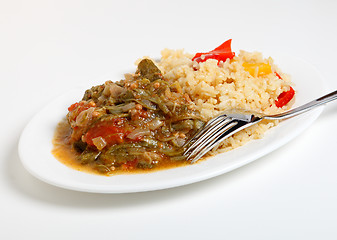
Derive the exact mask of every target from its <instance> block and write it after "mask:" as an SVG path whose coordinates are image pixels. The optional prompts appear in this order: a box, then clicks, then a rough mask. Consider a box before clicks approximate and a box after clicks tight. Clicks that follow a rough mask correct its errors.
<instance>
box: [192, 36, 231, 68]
mask: <svg viewBox="0 0 337 240" xmlns="http://www.w3.org/2000/svg"><path fill="white" fill-rule="evenodd" d="M231 42H232V39H229V40H227V41H226V42H224V43H223V44H221V45H220V46H219V47H217V48H215V49H214V50H212V51H210V52H207V53H196V54H195V56H194V57H193V58H192V61H196V62H198V63H200V62H205V61H206V60H207V59H216V60H218V63H219V62H220V61H223V62H225V61H226V59H227V58H229V59H232V58H233V57H234V56H235V53H234V52H232V49H231Z"/></svg>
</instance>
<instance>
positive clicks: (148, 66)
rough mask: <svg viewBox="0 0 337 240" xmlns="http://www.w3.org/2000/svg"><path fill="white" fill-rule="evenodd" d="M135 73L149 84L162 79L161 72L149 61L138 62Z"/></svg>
mask: <svg viewBox="0 0 337 240" xmlns="http://www.w3.org/2000/svg"><path fill="white" fill-rule="evenodd" d="M136 73H137V74H138V73H139V74H140V76H141V77H143V78H147V79H149V80H150V81H151V82H153V81H155V80H157V79H161V78H162V73H161V71H160V70H159V68H158V67H157V66H156V65H155V64H154V62H152V61H151V60H150V59H143V60H142V61H140V63H139V64H138V69H137V72H136Z"/></svg>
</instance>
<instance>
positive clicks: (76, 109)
mask: <svg viewBox="0 0 337 240" xmlns="http://www.w3.org/2000/svg"><path fill="white" fill-rule="evenodd" d="M92 106H94V105H92V104H89V103H88V102H77V103H73V104H72V105H71V106H70V107H68V111H69V115H68V118H69V120H70V121H76V118H77V116H78V115H79V114H80V113H81V112H82V111H84V110H87V109H89V108H90V107H92Z"/></svg>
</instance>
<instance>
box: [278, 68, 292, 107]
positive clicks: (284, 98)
mask: <svg viewBox="0 0 337 240" xmlns="http://www.w3.org/2000/svg"><path fill="white" fill-rule="evenodd" d="M275 74H276V76H277V77H278V78H279V79H282V77H281V76H280V74H278V73H277V72H275ZM294 95H295V90H294V89H293V88H292V87H290V89H289V90H288V91H286V92H283V93H281V94H280V95H279V96H278V97H277V100H276V101H275V105H276V107H278V108H281V107H283V106H284V105H286V104H287V103H288V102H290V100H291V99H293V97H294Z"/></svg>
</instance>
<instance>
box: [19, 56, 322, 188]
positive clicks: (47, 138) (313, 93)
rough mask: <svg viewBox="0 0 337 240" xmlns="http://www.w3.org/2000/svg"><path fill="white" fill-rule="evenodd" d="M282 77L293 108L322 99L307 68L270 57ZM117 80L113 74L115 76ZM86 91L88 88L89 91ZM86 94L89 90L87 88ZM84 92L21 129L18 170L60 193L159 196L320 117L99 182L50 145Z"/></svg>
mask: <svg viewBox="0 0 337 240" xmlns="http://www.w3.org/2000/svg"><path fill="white" fill-rule="evenodd" d="M272 56H273V57H274V59H275V61H276V62H277V63H278V65H279V67H282V68H281V69H282V71H283V72H286V73H288V74H290V75H291V76H292V77H293V78H294V84H295V85H296V92H297V94H296V104H294V107H296V106H301V105H303V104H305V103H307V102H309V100H314V99H316V98H317V97H321V96H323V95H324V93H326V89H325V87H324V86H323V85H322V84H321V85H318V86H317V84H316V81H320V82H324V80H323V79H322V78H321V76H320V74H319V72H317V70H316V69H315V68H314V67H313V66H311V65H310V64H308V63H306V62H304V61H303V60H300V59H298V58H293V57H291V56H289V55H282V54H278V55H277V54H273V55H272ZM117 76H118V74H117ZM89 87H90V86H89ZM87 88H88V86H87ZM85 89H86V88H84V89H78V90H73V91H68V92H67V93H66V94H64V95H62V96H60V97H58V98H57V99H55V100H54V101H52V102H51V103H49V104H48V105H46V106H45V107H44V108H43V109H41V110H40V112H39V113H37V114H36V115H35V116H34V117H33V118H32V120H31V121H30V122H29V123H28V124H27V126H26V127H25V129H24V131H23V133H22V135H21V137H20V140H19V146H18V152H19V157H20V160H21V162H22V164H23V166H24V167H25V168H26V169H27V170H28V171H29V172H30V173H31V174H32V175H34V176H36V177H37V178H38V179H41V180H42V181H44V182H47V183H50V184H52V185H55V186H59V187H62V188H65V189H71V190H77V191H84V192H96V193H131V192H143V191H151V190H161V189H167V188H171V187H177V186H183V185H186V184H190V183H195V182H199V181H202V180H206V179H209V178H212V177H216V176H218V175H221V174H224V173H227V172H229V171H232V170H234V169H236V168H238V167H241V166H244V165H246V164H248V163H250V162H252V161H254V160H256V159H257V158H260V157H262V156H264V155H266V154H268V153H270V152H272V151H274V150H275V149H278V148H279V147H281V146H283V145H284V144H286V143H288V142H289V141H291V140H292V139H293V138H295V137H296V136H298V135H299V134H301V133H302V132H303V131H304V130H306V128H307V127H309V126H310V125H311V124H312V123H313V122H314V121H315V120H316V119H317V117H318V116H319V114H320V113H321V112H322V110H323V108H322V107H320V108H319V109H316V110H315V111H311V112H310V113H307V114H304V115H301V116H298V117H296V118H292V119H288V120H287V121H283V122H281V123H280V124H279V125H278V126H277V127H275V128H273V129H271V130H270V131H268V133H266V135H265V137H264V138H262V139H259V140H255V141H252V142H250V143H249V144H246V145H245V146H243V147H240V148H237V149H235V150H233V151H230V152H227V153H223V154H219V155H217V156H214V157H212V158H210V159H208V160H207V161H200V162H199V163H198V164H193V165H190V166H186V167H180V168H175V169H169V170H165V171H160V172H152V173H147V174H133V175H116V176H110V177H105V176H98V175H92V174H87V173H84V172H79V171H76V170H74V169H70V168H68V167H67V166H65V165H63V164H62V163H60V162H59V161H57V160H56V159H55V157H54V156H53V154H52V149H53V145H52V142H51V139H52V138H53V136H54V133H55V128H56V126H57V124H58V123H59V122H60V121H61V120H62V119H64V117H65V115H66V113H67V107H68V106H70V105H71V104H72V103H74V102H78V101H79V100H80V99H82V96H83V94H84V91H85Z"/></svg>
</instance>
